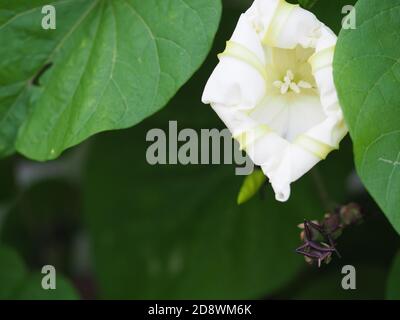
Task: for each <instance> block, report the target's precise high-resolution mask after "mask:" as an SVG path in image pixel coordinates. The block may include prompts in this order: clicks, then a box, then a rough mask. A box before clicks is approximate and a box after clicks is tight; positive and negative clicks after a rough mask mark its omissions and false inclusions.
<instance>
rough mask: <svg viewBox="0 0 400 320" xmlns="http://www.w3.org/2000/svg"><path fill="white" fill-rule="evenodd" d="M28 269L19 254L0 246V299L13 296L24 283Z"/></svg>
mask: <svg viewBox="0 0 400 320" xmlns="http://www.w3.org/2000/svg"><path fill="white" fill-rule="evenodd" d="M26 276H27V270H26V268H25V264H24V263H23V261H22V259H21V258H20V257H19V256H18V254H17V253H16V252H15V251H14V250H12V249H10V248H8V247H5V246H0V300H2V299H9V298H11V297H12V296H13V295H14V294H15V293H16V292H17V290H18V289H19V287H20V286H21V285H22V283H23V281H24V279H25V277H26Z"/></svg>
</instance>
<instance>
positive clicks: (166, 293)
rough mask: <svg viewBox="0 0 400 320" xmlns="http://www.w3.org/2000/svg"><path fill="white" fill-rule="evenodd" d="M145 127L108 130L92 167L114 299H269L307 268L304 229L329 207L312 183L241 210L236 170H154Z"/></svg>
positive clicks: (99, 266)
mask: <svg viewBox="0 0 400 320" xmlns="http://www.w3.org/2000/svg"><path fill="white" fill-rule="evenodd" d="M185 107H186V106H185ZM199 116H200V114H199ZM160 127H161V128H164V126H160ZM145 132H146V128H145V127H143V126H139V127H138V128H137V129H136V128H135V130H131V131H130V132H129V134H128V132H127V133H124V134H113V135H112V134H110V135H107V136H102V138H101V140H100V139H99V140H97V143H96V144H95V146H94V150H93V152H92V153H91V156H90V160H89V163H88V177H87V181H86V184H85V190H84V192H85V194H86V195H87V197H86V204H85V208H86V212H85V213H86V215H87V221H88V224H89V226H90V234H91V242H92V243H93V248H94V252H93V254H94V261H95V264H94V265H95V266H96V271H97V274H98V280H99V282H100V288H101V292H102V296H103V297H104V298H132V299H156V298H157V299H180V298H182V299H184V298H185V299H196V298H207V299H213V298H224V299H225V298H226V299H235V298H259V297H262V296H263V295H264V294H270V293H272V291H273V290H276V289H277V288H279V287H280V286H282V285H284V284H286V283H287V282H288V281H289V280H290V279H291V277H293V276H294V275H295V274H296V273H297V272H298V270H299V268H300V267H301V266H303V264H304V261H303V259H302V258H301V257H299V256H297V255H296V254H295V253H294V249H295V248H296V247H297V246H298V245H299V230H298V229H297V227H296V226H297V224H298V223H299V222H301V221H303V220H304V218H305V217H314V218H315V217H316V216H318V214H322V213H323V211H322V208H321V207H320V206H319V199H318V197H316V196H315V193H314V188H313V185H312V183H310V180H309V179H304V180H302V181H301V182H300V183H299V184H297V186H296V189H295V190H296V191H295V192H293V195H292V199H291V200H290V201H289V202H288V203H286V204H281V203H278V202H276V201H275V200H274V199H273V196H272V192H270V196H269V197H267V199H266V200H265V201H261V200H256V199H254V201H250V202H248V203H247V204H245V205H243V206H238V205H237V204H236V202H235V196H236V192H237V189H238V188H239V185H240V180H241V179H240V178H239V177H235V176H234V168H233V167H224V166H217V167H215V166H214V167H213V166H208V167H206V166H168V165H166V166H151V165H149V164H147V163H146V159H145V157H144V156H138V155H143V154H145V152H146V146H145V145H143V142H142V141H143V137H144V136H145ZM136 137H139V138H136ZM132 146H135V147H134V148H132ZM101 154H102V155H103V156H100V155H101ZM277 244H279V245H277ZM115 272H118V277H115Z"/></svg>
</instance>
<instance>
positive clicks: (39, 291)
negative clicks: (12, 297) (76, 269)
mask: <svg viewBox="0 0 400 320" xmlns="http://www.w3.org/2000/svg"><path fill="white" fill-rule="evenodd" d="M43 277H44V275H43V274H40V273H33V274H31V275H30V276H29V278H28V279H27V280H26V281H25V283H24V284H23V286H22V287H21V288H20V290H19V292H18V295H17V299H20V300H76V299H78V298H79V297H78V294H77V292H76V290H75V289H74V288H73V287H72V286H71V284H70V283H69V281H68V280H67V279H65V278H64V277H63V276H62V275H59V274H57V278H56V289H48V290H44V289H43V288H42V279H43Z"/></svg>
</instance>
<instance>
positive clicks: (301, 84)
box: [297, 80, 312, 89]
mask: <svg viewBox="0 0 400 320" xmlns="http://www.w3.org/2000/svg"><path fill="white" fill-rule="evenodd" d="M297 85H298V86H299V87H300V88H303V89H311V88H312V85H311V84H310V83H309V82H307V81H303V80H301V81H300V82H299V83H298V84H297Z"/></svg>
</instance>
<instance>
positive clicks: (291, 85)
mask: <svg viewBox="0 0 400 320" xmlns="http://www.w3.org/2000/svg"><path fill="white" fill-rule="evenodd" d="M293 80H294V73H293V71H292V70H290V69H289V70H288V71H287V72H286V75H285V76H284V77H283V81H281V80H276V81H274V82H273V83H272V85H273V86H274V87H276V88H278V89H280V92H281V94H286V93H287V92H288V91H289V90H291V91H293V92H295V93H297V94H299V93H300V92H301V89H311V88H312V85H311V84H310V83H309V82H307V81H304V80H300V81H299V82H298V83H296V82H295V81H293Z"/></svg>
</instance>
